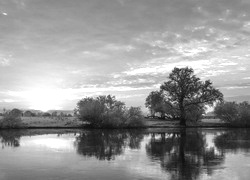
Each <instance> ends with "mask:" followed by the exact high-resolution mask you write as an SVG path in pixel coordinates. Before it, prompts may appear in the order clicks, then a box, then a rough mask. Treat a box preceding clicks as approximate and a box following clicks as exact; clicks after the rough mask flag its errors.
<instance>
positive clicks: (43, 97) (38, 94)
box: [23, 88, 64, 111]
mask: <svg viewBox="0 0 250 180" xmlns="http://www.w3.org/2000/svg"><path fill="white" fill-rule="evenodd" d="M63 97H64V95H63V94H62V93H61V92H60V91H58V90H57V89H48V88H47V89H44V88H41V89H32V90H29V91H26V92H23V98H24V99H26V101H27V102H28V104H29V108H30V109H39V110H42V111H47V110H51V109H61V108H62V107H61V106H60V105H61V103H62V101H63Z"/></svg>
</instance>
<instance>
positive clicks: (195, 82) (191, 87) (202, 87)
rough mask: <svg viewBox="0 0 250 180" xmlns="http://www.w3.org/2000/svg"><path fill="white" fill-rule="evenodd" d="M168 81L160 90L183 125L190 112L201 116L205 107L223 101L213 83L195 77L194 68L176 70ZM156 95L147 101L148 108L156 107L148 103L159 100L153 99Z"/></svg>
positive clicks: (168, 105)
mask: <svg viewBox="0 0 250 180" xmlns="http://www.w3.org/2000/svg"><path fill="white" fill-rule="evenodd" d="M168 79H169V80H168V81H166V82H164V83H163V84H162V85H161V87H160V90H161V93H162V96H163V97H164V102H166V103H164V104H167V108H169V109H174V110H175V112H178V113H179V117H180V124H181V125H184V126H185V125H186V119H187V116H188V115H189V114H190V112H195V113H198V114H201V113H202V112H204V107H205V105H213V103H214V102H215V101H217V100H218V101H222V100H223V94H222V93H221V92H220V91H219V90H218V89H216V88H214V87H213V85H212V82H211V81H210V80H206V81H204V82H203V81H201V80H200V78H198V77H196V75H194V70H193V69H192V68H188V67H186V68H174V69H173V71H172V72H171V73H170V74H169V76H168ZM155 94H156V93H155V92H152V93H151V94H150V95H149V97H148V98H147V99H146V106H148V107H150V108H153V107H154V105H155V103H151V104H150V105H148V104H149V103H148V102H150V101H149V100H151V102H154V101H153V100H155V101H156V100H158V99H157V98H155V99H154V98H152V97H154V96H155ZM162 96H159V97H162ZM150 98H151V99H150ZM158 102H161V101H158ZM165 107H166V106H165Z"/></svg>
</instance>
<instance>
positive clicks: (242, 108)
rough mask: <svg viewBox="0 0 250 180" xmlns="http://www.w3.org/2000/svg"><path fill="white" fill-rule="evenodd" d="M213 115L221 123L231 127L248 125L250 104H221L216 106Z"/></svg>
mask: <svg viewBox="0 0 250 180" xmlns="http://www.w3.org/2000/svg"><path fill="white" fill-rule="evenodd" d="M214 113H215V114H216V116H218V117H219V118H220V119H221V120H222V121H224V122H227V123H230V124H232V125H244V126H249V125H250V104H249V103H248V102H242V103H239V104H237V103H236V102H223V103H220V104H217V106H216V107H215V110H214Z"/></svg>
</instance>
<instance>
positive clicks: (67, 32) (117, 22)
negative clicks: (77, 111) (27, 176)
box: [0, 0, 250, 107]
mask: <svg viewBox="0 0 250 180" xmlns="http://www.w3.org/2000/svg"><path fill="white" fill-rule="evenodd" d="M0 5H1V15H2V18H1V34H0V39H1V44H0V49H1V52H0V68H1V71H0V82H2V83H0V88H1V89H2V90H3V91H5V92H9V91H11V92H26V93H24V94H19V96H11V95H4V96H3V94H0V95H1V96H0V99H13V100H17V101H18V102H20V100H22V102H23V104H24V103H27V100H29V97H28V93H29V92H30V91H32V92H33V91H35V90H36V89H38V92H40V91H41V90H40V89H41V86H42V87H46V88H45V89H47V90H51V94H52V95H51V96H52V97H51V98H52V99H54V100H56V99H57V98H58V99H61V100H58V101H61V102H62V104H64V101H65V102H66V101H67V100H68V101H70V102H73V101H75V100H76V99H77V98H80V97H82V96H87V95H89V96H91V95H97V94H105V93H114V94H117V95H119V96H120V97H122V96H124V97H128V99H127V101H128V102H133V103H135V104H136V101H138V102H139V101H140V102H142V101H143V100H141V99H140V97H141V96H138V98H137V96H135V97H134V99H135V100H134V99H133V97H129V96H130V95H131V94H128V93H133V95H136V94H134V93H138V94H147V93H149V92H150V91H151V90H154V89H157V88H158V86H159V84H161V83H163V82H164V81H166V79H167V76H168V74H169V73H170V72H171V70H172V69H173V68H174V67H186V66H188V67H192V68H194V70H195V73H196V74H197V76H199V77H201V78H202V79H207V78H210V79H211V80H212V81H213V82H214V84H215V85H217V86H220V87H224V86H225V85H227V84H229V82H231V85H230V87H234V86H235V85H234V84H236V83H237V82H240V81H242V80H244V82H245V81H247V80H248V79H246V78H247V77H249V73H248V72H249V68H250V62H249V55H250V38H249V22H250V13H249V12H250V11H249V10H250V4H249V3H248V1H240V2H238V1H237V2H236V1H234V0H226V1H225V0H219V1H211V2H210V1H206V0H201V1H193V0H185V1H182V0H176V1H168V0H156V1H151V0H137V1H130V0H119V1H117V0H108V1H105V2H104V1H102V0H92V1H80V0H76V1H68V0H60V1H59V0H55V1H53V2H50V3H48V2H47V1H43V0H37V1H29V0H10V1H6V2H4V3H1V2H0ZM4 13H6V14H7V15H8V16H6V17H3V15H4ZM244 78H245V79H244ZM228 87H229V86H228ZM54 90H56V91H54ZM234 90H235V93H236V92H237V93H238V92H240V93H243V94H246V93H247V92H246V91H247V89H234ZM237 90H242V91H237ZM244 90H245V91H244ZM223 91H224V92H225V93H228V94H229V95H230V93H231V94H234V92H233V89H225V88H224V89H223ZM243 91H244V92H243ZM56 92H58V94H57V93H56ZM41 93H42V92H41ZM47 93H49V92H47ZM53 96H54V98H53ZM57 96H58V97H57ZM13 97H15V98H13ZM21 97H22V98H21ZM66 97H68V99H67V98H66ZM20 98H21V99H20ZM34 98H35V97H34ZM14 104H15V102H13V105H14ZM51 104H53V103H52V102H51ZM62 104H60V103H58V104H56V106H57V107H62V106H63V105H62ZM65 104H66V103H65ZM0 105H1V104H0ZM65 106H66V105H65ZM71 106H72V105H71ZM67 107H70V106H67Z"/></svg>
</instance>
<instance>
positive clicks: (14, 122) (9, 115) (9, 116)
mask: <svg viewBox="0 0 250 180" xmlns="http://www.w3.org/2000/svg"><path fill="white" fill-rule="evenodd" d="M21 115H22V111H21V110H19V109H13V110H11V111H10V112H5V113H4V114H3V119H1V121H0V127H1V128H19V127H20V126H21V125H22V120H21Z"/></svg>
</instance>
